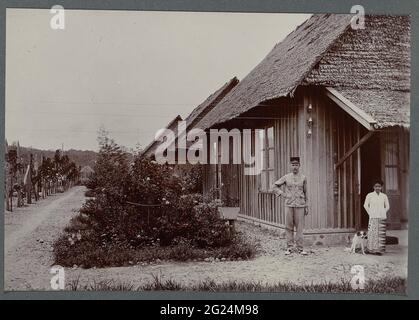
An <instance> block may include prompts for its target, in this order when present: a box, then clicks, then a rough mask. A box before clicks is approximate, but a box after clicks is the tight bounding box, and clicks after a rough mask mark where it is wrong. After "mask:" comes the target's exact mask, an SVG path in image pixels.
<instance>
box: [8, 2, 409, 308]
mask: <svg viewBox="0 0 419 320" xmlns="http://www.w3.org/2000/svg"><path fill="white" fill-rule="evenodd" d="M352 9H353V10H351V8H350V7H348V12H347V14H342V13H312V14H307V13H250V12H248V13H244V12H243V13H240V12H186V11H140V10H130V11H129V10H81V9H80V10H76V9H66V8H64V7H63V6H60V5H57V6H53V7H52V8H51V9H30V8H8V9H7V10H6V21H5V25H6V44H5V141H4V143H5V147H4V150H5V151H4V152H5V153H4V290H5V291H8V292H10V291H12V292H13V291H19V292H21V291H25V292H26V291H27V292H33V291H76V292H77V291H78V292H86V291H123V292H144V291H171V292H258V293H263V292H269V293H277V292H282V293H290V292H292V293H300V292H301V293H303V292H304V293H374V294H394V295H399V296H404V295H406V294H407V291H406V290H407V275H408V227H409V218H408V216H409V182H410V179H409V177H410V175H409V171H410V167H409V163H410V86H411V17H410V16H409V15H379V14H373V13H370V11H368V10H365V8H363V7H362V6H355V5H354V7H353V8H352ZM243 310H244V309H243ZM243 310H241V311H243ZM254 311H255V310H253V309H249V310H247V309H246V310H244V311H243V312H249V313H251V312H254ZM170 312H171V310H170V306H169V305H168V306H167V309H166V310H162V314H170ZM191 312H192V311H191Z"/></svg>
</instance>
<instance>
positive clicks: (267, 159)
mask: <svg viewBox="0 0 419 320" xmlns="http://www.w3.org/2000/svg"><path fill="white" fill-rule="evenodd" d="M352 19H353V16H352V15H343V14H315V15H313V16H312V17H311V18H310V19H308V20H307V21H306V22H304V23H303V24H302V25H300V26H299V27H298V28H297V29H296V30H294V31H293V32H292V33H290V34H289V35H288V36H287V37H286V38H285V39H284V40H283V41H282V42H280V43H278V44H276V45H275V46H274V48H273V49H272V51H271V52H270V53H269V54H268V55H267V56H266V57H265V59H264V60H263V61H261V62H260V63H259V64H258V65H257V66H256V67H255V68H254V69H253V70H252V71H251V72H250V73H249V74H248V75H247V76H246V77H245V78H244V79H242V80H241V81H240V82H239V81H238V80H237V79H236V78H233V79H232V80H230V81H229V82H227V83H226V84H225V85H223V86H222V87H221V88H220V89H219V90H217V91H216V92H215V93H213V94H212V95H211V96H210V97H208V99H207V100H206V101H204V102H203V103H202V104H201V105H199V106H198V107H197V108H195V109H194V110H193V111H192V113H191V114H190V115H189V116H188V117H187V118H186V122H187V130H191V129H193V128H200V129H202V130H205V131H206V132H209V130H210V129H221V128H224V129H227V130H230V129H239V130H240V131H241V132H243V130H244V129H251V130H252V143H251V144H250V146H249V145H247V144H246V145H245V144H244V143H243V139H242V141H241V143H242V144H243V145H242V148H244V149H245V152H249V153H251V154H253V155H259V154H260V155H261V156H262V159H263V160H262V162H263V165H262V170H261V172H260V174H257V175H246V174H245V169H246V168H245V166H246V165H245V164H233V163H229V164H204V181H203V184H204V192H205V193H208V192H210V191H211V190H212V189H217V190H219V192H218V196H219V197H220V199H222V200H223V201H224V203H226V204H227V205H229V206H233V207H238V208H239V211H240V217H241V218H242V219H245V220H248V221H252V222H255V223H258V224H262V225H266V226H272V227H277V228H283V227H284V204H283V200H281V199H279V198H278V197H275V195H274V194H273V193H272V192H271V191H270V186H271V184H272V183H273V182H274V181H275V180H276V179H278V178H279V177H280V176H282V175H284V174H286V173H287V172H288V170H289V158H290V157H291V156H299V157H300V158H301V170H302V172H303V173H304V174H305V175H306V176H307V180H308V187H309V210H310V214H309V215H308V216H307V218H306V228H305V236H306V238H307V241H312V242H314V243H317V244H322V243H332V242H341V241H343V240H347V239H348V237H349V236H350V235H351V234H352V233H353V231H354V230H357V229H363V228H366V227H367V223H368V216H367V214H366V212H365V210H364V209H363V207H362V202H363V200H364V198H365V196H366V194H367V193H368V192H370V191H371V190H372V184H373V181H374V180H375V179H382V180H383V181H384V192H385V193H386V194H387V195H388V197H389V200H390V205H391V209H390V212H389V216H388V227H389V228H393V229H400V228H407V222H408V201H409V153H410V152H409V140H410V139H409V137H410V136H409V126H410V18H409V16H366V17H365V28H363V29H355V28H352V24H351V21H352ZM179 120H180V117H179V118H177V119H175V120H174V121H172V122H171V123H170V124H169V126H168V127H174V126H175V123H176V122H177V121H179ZM256 140H258V143H259V144H260V146H261V147H260V148H259V150H255V146H256V145H258V143H256ZM159 143H160V142H159V141H153V142H152V143H151V144H150V145H149V146H148V147H147V148H146V149H145V150H144V154H146V155H149V156H153V152H154V151H155V150H156V146H157V145H158V144H159ZM209 148H214V149H215V150H218V151H217V152H221V150H222V146H217V145H215V146H209ZM246 148H247V150H246Z"/></svg>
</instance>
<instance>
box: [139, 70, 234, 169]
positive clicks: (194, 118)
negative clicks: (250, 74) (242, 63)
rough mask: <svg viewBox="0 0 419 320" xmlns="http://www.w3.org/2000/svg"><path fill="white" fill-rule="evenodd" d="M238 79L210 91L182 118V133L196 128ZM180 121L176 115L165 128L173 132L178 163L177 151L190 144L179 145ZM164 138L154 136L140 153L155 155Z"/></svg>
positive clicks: (180, 136) (180, 134)
mask: <svg viewBox="0 0 419 320" xmlns="http://www.w3.org/2000/svg"><path fill="white" fill-rule="evenodd" d="M238 82H239V80H238V79H237V78H236V77H234V78H232V79H231V80H229V81H228V82H226V83H225V84H224V85H222V86H221V87H220V88H219V89H218V90H216V91H215V92H214V93H212V94H211V95H210V96H209V97H208V98H207V99H205V101H203V102H202V103H201V104H199V105H198V106H197V107H196V108H195V109H193V111H192V112H191V113H190V114H189V115H188V116H187V117H186V119H185V120H184V122H185V128H184V129H185V131H184V133H183V135H184V134H186V133H187V132H189V131H190V130H192V129H195V128H197V123H199V122H200V121H201V120H202V119H203V118H204V117H205V116H206V115H207V114H208V112H210V111H211V110H212V109H213V108H214V107H215V106H216V105H217V104H218V103H219V102H220V101H221V100H222V99H223V98H224V97H225V96H226V95H227V93H229V92H230V91H231V90H232V89H233V88H234V87H235V86H236V85H237V84H238ZM181 121H182V117H181V116H180V115H178V116H177V117H176V118H175V119H173V120H172V121H171V122H170V123H169V124H168V125H167V126H166V128H165V129H170V130H172V131H173V132H174V134H175V139H174V140H173V141H172V142H171V144H173V145H174V148H175V150H176V155H175V161H176V163H178V160H179V159H178V154H179V151H180V150H182V149H184V150H182V151H186V150H187V148H188V147H189V146H190V144H191V143H189V142H187V143H186V144H185V145H184V146H181V145H180V143H179V140H180V139H182V138H185V139H184V140H186V137H182V132H179V122H181ZM165 139H166V138H164V137H163V136H161V137H158V138H155V139H154V140H153V141H152V142H151V143H150V144H149V145H148V146H147V147H146V148H145V149H144V150H142V154H143V155H145V156H148V157H151V158H154V157H155V153H156V150H157V148H158V147H159V146H160V145H161V144H162V143H163V141H165Z"/></svg>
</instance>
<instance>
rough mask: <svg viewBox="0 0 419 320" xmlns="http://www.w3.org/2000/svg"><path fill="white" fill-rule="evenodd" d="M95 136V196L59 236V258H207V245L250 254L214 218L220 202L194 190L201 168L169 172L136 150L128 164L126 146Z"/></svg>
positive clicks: (92, 261) (114, 261)
mask: <svg viewBox="0 0 419 320" xmlns="http://www.w3.org/2000/svg"><path fill="white" fill-rule="evenodd" d="M99 142H100V147H101V148H100V152H99V156H98V159H97V161H96V166H95V170H94V174H93V177H92V178H91V181H90V182H89V186H90V187H91V188H92V189H91V192H90V193H89V194H92V195H94V198H90V199H88V200H87V201H86V203H85V204H84V205H83V207H82V208H81V209H80V215H79V216H78V217H76V218H75V219H73V220H72V221H71V223H70V226H68V227H67V228H66V229H65V234H64V235H63V236H62V237H61V238H60V239H59V240H58V241H57V243H56V246H55V256H56V262H57V263H60V264H61V265H64V266H72V265H73V264H77V265H80V264H82V265H84V266H86V267H88V266H107V265H119V264H124V263H127V262H128V261H147V260H153V259H155V258H156V256H158V255H161V256H163V257H164V258H167V259H177V260H187V259H193V258H197V257H202V256H205V254H204V253H203V252H204V251H205V249H208V250H212V251H213V253H214V254H218V255H224V256H226V257H231V258H233V257H235V258H246V257H251V256H252V252H251V249H250V248H249V246H247V245H246V244H245V243H244V241H243V240H239V239H238V238H237V237H234V236H233V235H232V234H231V233H230V229H229V226H228V224H226V223H225V221H223V220H221V218H220V217H219V213H218V206H219V205H220V204H221V203H220V202H218V201H214V200H210V199H207V198H204V197H203V196H202V195H201V194H198V193H192V191H195V190H196V184H197V180H196V179H199V176H200V172H201V171H200V169H197V170H196V172H193V171H191V173H190V174H181V175H179V174H174V169H173V167H171V166H169V165H161V164H158V163H157V162H155V161H152V160H151V159H150V158H147V157H144V156H142V155H141V154H138V155H136V156H135V157H134V158H133V161H132V162H131V163H129V161H128V156H127V154H126V152H125V151H124V150H123V149H122V148H120V147H119V146H118V145H117V144H116V143H115V142H114V141H113V140H112V139H109V138H108V137H107V136H106V135H105V134H104V135H103V136H101V137H100V138H99ZM89 191H90V190H89ZM238 242H240V245H237V243H238ZM162 247H168V248H167V250H163V249H162ZM139 249H141V251H142V252H141V253H138V250H139ZM201 249H204V250H201ZM223 250H224V251H223ZM156 252H158V254H157V253H156ZM160 259H161V258H160Z"/></svg>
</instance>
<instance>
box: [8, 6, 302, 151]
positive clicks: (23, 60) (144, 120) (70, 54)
mask: <svg viewBox="0 0 419 320" xmlns="http://www.w3.org/2000/svg"><path fill="white" fill-rule="evenodd" d="M52 16H53V14H51V13H50V12H49V10H32V9H7V17H6V139H7V140H8V142H9V143H10V142H12V141H15V140H19V141H20V144H21V145H23V146H32V147H34V148H42V149H56V148H61V144H64V149H70V148H75V149H81V150H87V149H88V150H97V141H96V137H97V130H98V128H99V127H100V126H104V127H105V128H106V129H107V130H108V131H109V132H110V134H111V136H112V137H113V138H114V139H115V140H116V141H117V142H118V143H120V144H122V145H124V146H126V147H128V148H133V147H135V146H136V145H137V144H138V143H139V144H140V145H142V146H143V147H144V146H146V145H147V144H148V143H149V142H150V141H151V140H152V139H153V137H154V134H155V132H156V131H157V130H158V129H160V128H162V127H164V126H165V125H166V124H167V123H168V122H169V121H171V120H172V119H173V118H174V117H175V116H176V115H178V114H179V115H181V116H182V117H183V118H185V117H186V116H187V115H188V114H189V112H191V111H192V110H193V109H194V108H195V107H196V106H197V105H198V104H200V103H201V102H202V101H203V100H205V99H206V98H207V97H208V96H209V95H210V94H211V93H213V92H214V91H215V90H217V89H218V88H219V87H220V86H221V85H223V84H224V83H225V82H227V81H228V80H229V79H231V78H232V77H234V76H237V77H238V78H239V79H242V78H243V77H245V76H246V74H247V73H249V72H250V71H251V70H252V69H253V67H255V66H256V65H257V64H258V63H259V62H260V61H261V60H262V59H263V58H264V57H265V56H266V54H267V53H268V52H269V51H270V50H271V49H272V48H273V46H274V45H275V44H276V43H277V42H280V41H281V40H282V39H283V38H284V37H285V36H286V35H287V34H288V33H290V32H291V31H292V30H294V29H295V28H296V27H297V26H298V25H299V24H301V23H302V22H303V21H304V20H306V19H308V18H309V15H306V14H255V13H249V14H241V13H186V12H139V11H87V10H66V11H65V29H64V30H53V29H51V27H50V19H51V17H52Z"/></svg>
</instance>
